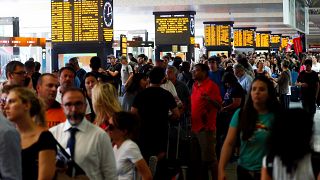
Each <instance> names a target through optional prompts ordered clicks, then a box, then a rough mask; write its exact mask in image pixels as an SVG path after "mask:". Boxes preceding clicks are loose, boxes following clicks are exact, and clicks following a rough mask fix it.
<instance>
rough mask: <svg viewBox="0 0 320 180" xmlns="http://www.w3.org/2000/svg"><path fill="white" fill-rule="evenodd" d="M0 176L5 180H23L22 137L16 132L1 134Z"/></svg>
mask: <svg viewBox="0 0 320 180" xmlns="http://www.w3.org/2000/svg"><path fill="white" fill-rule="evenodd" d="M0 138H1V143H0V174H1V176H2V177H1V178H2V179H5V180H21V179H22V166H21V145H20V135H19V133H18V132H17V131H15V130H10V131H6V132H3V134H2V133H1V137H0Z"/></svg>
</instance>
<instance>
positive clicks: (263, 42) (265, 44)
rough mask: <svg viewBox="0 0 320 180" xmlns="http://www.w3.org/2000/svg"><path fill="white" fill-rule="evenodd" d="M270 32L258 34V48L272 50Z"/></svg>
mask: <svg viewBox="0 0 320 180" xmlns="http://www.w3.org/2000/svg"><path fill="white" fill-rule="evenodd" d="M270 33H271V32H270V31H265V32H262V31H260V32H256V48H270Z"/></svg>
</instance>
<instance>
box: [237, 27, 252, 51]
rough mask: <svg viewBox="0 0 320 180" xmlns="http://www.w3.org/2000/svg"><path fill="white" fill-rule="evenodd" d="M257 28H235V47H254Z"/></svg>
mask: <svg viewBox="0 0 320 180" xmlns="http://www.w3.org/2000/svg"><path fill="white" fill-rule="evenodd" d="M254 35H255V28H235V29H233V43H234V47H253V46H254V43H253V42H254Z"/></svg>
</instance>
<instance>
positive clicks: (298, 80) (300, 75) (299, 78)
mask: <svg viewBox="0 0 320 180" xmlns="http://www.w3.org/2000/svg"><path fill="white" fill-rule="evenodd" d="M303 74H304V72H301V73H300V74H299V75H298V79H297V82H302V79H303V78H302V76H303Z"/></svg>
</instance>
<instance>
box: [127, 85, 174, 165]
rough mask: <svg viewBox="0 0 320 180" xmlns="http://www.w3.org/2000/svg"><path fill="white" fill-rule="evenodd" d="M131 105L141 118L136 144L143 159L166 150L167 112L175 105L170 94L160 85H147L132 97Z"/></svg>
mask: <svg viewBox="0 0 320 180" xmlns="http://www.w3.org/2000/svg"><path fill="white" fill-rule="evenodd" d="M132 107H134V108H136V109H138V114H139V116H140V118H141V128H140V136H139V139H138V145H139V147H140V150H141V153H142V155H143V157H144V158H145V159H148V158H149V156H151V155H157V154H158V153H160V152H166V149H167V139H168V121H169V115H168V112H169V110H170V109H174V108H176V107H177V104H176V101H175V99H174V97H173V96H172V94H171V93H170V92H169V91H167V90H164V89H162V88H161V87H149V88H147V89H145V90H143V91H142V92H140V93H139V94H138V95H137V96H136V97H135V99H134V101H133V104H132Z"/></svg>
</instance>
